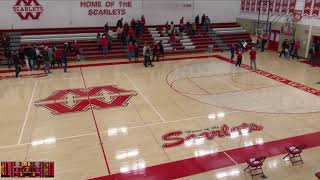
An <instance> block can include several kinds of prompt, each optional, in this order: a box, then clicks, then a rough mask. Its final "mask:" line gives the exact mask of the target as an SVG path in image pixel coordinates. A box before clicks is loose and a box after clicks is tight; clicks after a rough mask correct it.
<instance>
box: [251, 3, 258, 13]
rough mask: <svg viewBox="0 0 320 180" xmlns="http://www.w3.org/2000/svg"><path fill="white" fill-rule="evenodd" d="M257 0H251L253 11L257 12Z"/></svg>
mask: <svg viewBox="0 0 320 180" xmlns="http://www.w3.org/2000/svg"><path fill="white" fill-rule="evenodd" d="M256 4H257V0H251V13H256Z"/></svg>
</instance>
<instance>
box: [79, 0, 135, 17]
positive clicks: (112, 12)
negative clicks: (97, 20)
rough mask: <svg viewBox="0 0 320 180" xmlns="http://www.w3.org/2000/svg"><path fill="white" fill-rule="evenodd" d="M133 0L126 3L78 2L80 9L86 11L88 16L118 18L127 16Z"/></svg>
mask: <svg viewBox="0 0 320 180" xmlns="http://www.w3.org/2000/svg"><path fill="white" fill-rule="evenodd" d="M132 3H133V0H129V1H128V0H126V1H105V0H100V1H80V3H79V5H80V8H83V9H88V15H89V16H119V15H125V14H127V11H128V9H130V8H132Z"/></svg>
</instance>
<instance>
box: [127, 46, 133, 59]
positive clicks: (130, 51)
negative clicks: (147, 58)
mask: <svg viewBox="0 0 320 180" xmlns="http://www.w3.org/2000/svg"><path fill="white" fill-rule="evenodd" d="M133 56H134V45H133V44H132V42H129V45H128V59H129V61H131V58H132V57H133Z"/></svg>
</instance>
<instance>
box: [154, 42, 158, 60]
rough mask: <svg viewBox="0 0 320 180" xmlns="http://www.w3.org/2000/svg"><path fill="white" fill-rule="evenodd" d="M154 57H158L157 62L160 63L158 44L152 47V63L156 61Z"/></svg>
mask: <svg viewBox="0 0 320 180" xmlns="http://www.w3.org/2000/svg"><path fill="white" fill-rule="evenodd" d="M154 57H156V58H157V61H159V47H158V44H157V43H154V45H153V47H152V61H154Z"/></svg>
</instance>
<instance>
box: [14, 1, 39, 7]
mask: <svg viewBox="0 0 320 180" xmlns="http://www.w3.org/2000/svg"><path fill="white" fill-rule="evenodd" d="M32 2H33V3H34V5H35V6H40V4H39V2H38V1H37V0H18V1H17V3H16V5H15V6H22V4H21V3H23V5H25V6H31V4H32Z"/></svg>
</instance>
